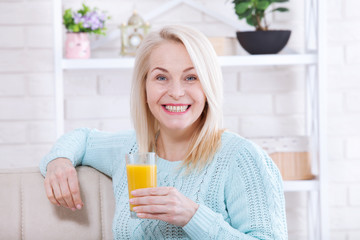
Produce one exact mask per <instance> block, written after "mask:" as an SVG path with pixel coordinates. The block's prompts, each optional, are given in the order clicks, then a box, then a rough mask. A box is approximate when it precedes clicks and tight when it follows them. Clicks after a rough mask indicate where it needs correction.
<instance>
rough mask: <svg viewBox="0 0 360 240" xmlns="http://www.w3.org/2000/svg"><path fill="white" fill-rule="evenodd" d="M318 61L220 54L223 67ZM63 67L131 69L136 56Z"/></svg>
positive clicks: (286, 56) (311, 56)
mask: <svg viewBox="0 0 360 240" xmlns="http://www.w3.org/2000/svg"><path fill="white" fill-rule="evenodd" d="M316 62H317V55H316V54H268V55H241V56H220V57H219V63H220V65H221V66H222V67H238V66H275V65H277V66H278V65H309V64H315V63H316ZM61 63H62V68H63V69H131V68H133V66H134V58H132V57H121V58H120V57H119V58H90V59H62V62H61Z"/></svg>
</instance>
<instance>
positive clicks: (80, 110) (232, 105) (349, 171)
mask: <svg viewBox="0 0 360 240" xmlns="http://www.w3.org/2000/svg"><path fill="white" fill-rule="evenodd" d="M195 1H197V2H200V3H202V4H204V5H206V6H207V7H208V8H210V9H213V10H215V11H217V12H219V14H224V15H225V16H227V17H229V18H232V19H237V17H236V16H235V15H234V14H233V6H232V4H231V1H228V2H224V1H207V0H195ZM64 2H65V5H64V8H68V7H75V8H77V7H79V6H80V4H81V1H80V0H78V1H70V0H64ZM164 2H165V0H149V1H145V0H142V1H141V3H140V1H137V9H138V11H139V12H140V13H146V12H149V11H151V10H153V9H155V8H156V7H157V6H158V5H160V4H163V3H164ZM88 3H89V4H90V5H91V6H97V7H99V8H100V9H104V10H107V11H108V13H109V14H110V15H111V16H112V20H111V21H110V22H109V25H108V26H109V29H117V27H118V25H119V24H120V23H121V22H125V21H126V20H127V18H128V17H129V16H130V15H131V12H132V9H133V1H129V0H121V1H118V0H106V1H89V2H88ZM287 4H288V5H289V7H290V12H289V13H286V14H281V15H275V16H273V17H271V18H270V19H269V21H271V22H272V26H273V27H275V28H289V29H292V30H293V32H292V36H291V38H290V41H289V44H288V49H286V50H289V49H290V48H291V49H292V50H298V51H302V50H303V45H304V38H303V25H302V20H303V19H302V18H303V10H302V9H301V8H302V7H301V6H302V1H291V2H289V3H287ZM327 4H328V29H327V30H328V36H327V39H328V91H327V93H328V106H329V108H328V110H329V111H328V116H329V118H328V123H329V125H328V128H327V129H328V155H329V162H328V165H329V201H328V203H329V213H330V214H329V216H330V227H331V233H330V236H331V238H330V239H331V240H335V239H336V240H357V239H360V219H359V218H360V194H359V193H360V189H359V185H360V177H359V176H360V175H359V169H360V161H359V160H360V152H359V150H358V149H359V145H360V137H359V136H360V125H359V122H360V107H359V103H358V102H359V100H360V99H359V96H360V81H359V79H360V73H359V69H358V68H359V64H360V58H359V57H358V56H359V55H360V44H359V41H360V31H358V28H359V25H360V20H359V18H358V17H359V14H358V9H359V7H360V6H359V4H360V2H359V1H358V0H329V1H327ZM178 22H181V23H186V24H189V25H192V26H194V27H197V28H199V29H200V30H202V31H203V32H204V33H205V34H207V35H208V36H232V37H234V36H235V33H234V29H232V28H231V27H229V26H226V25H224V24H223V23H221V22H219V21H217V20H216V19H214V18H212V17H209V16H206V15H205V14H203V13H200V12H198V11H197V10H194V9H191V8H189V7H187V6H185V5H181V6H179V7H178V8H177V9H176V10H174V11H172V12H169V13H165V14H163V15H162V16H161V17H157V18H155V19H153V21H152V24H153V26H154V27H158V26H161V25H163V24H164V23H178ZM242 24H243V26H244V29H250V28H249V27H248V26H246V24H244V23H242ZM52 29H53V27H52V1H50V0H12V1H10V0H8V1H0V32H1V33H2V34H1V37H0V156H1V157H0V167H1V168H6V167H11V168H13V167H27V166H37V165H38V162H39V161H40V159H41V157H42V156H43V155H44V154H45V153H46V152H48V151H49V150H50V148H51V145H52V143H53V142H54V140H55V130H54V124H55V123H54V118H55V109H54V83H53V81H54V76H53V72H52V71H53V51H52V47H53V35H52V33H53V32H52V31H53V30H52ZM92 39H93V40H95V39H96V38H95V37H92ZM236 47H237V49H238V52H239V53H242V54H243V53H244V50H242V49H241V48H240V47H239V45H237V46H236ZM118 54H119V41H118V40H116V41H112V42H110V43H108V44H106V45H105V46H103V47H101V48H99V49H96V50H95V51H93V54H92V55H93V56H94V57H102V56H104V57H116V56H118ZM223 73H224V81H225V82H224V91H225V101H224V113H225V118H224V120H225V121H224V122H225V127H226V128H228V129H230V130H232V131H235V132H238V133H240V134H242V135H244V136H247V137H258V136H284V135H286V136H289V135H290V136H292V135H302V134H304V116H303V113H304V103H303V100H304V75H305V74H304V73H305V69H304V68H303V67H287V66H285V67H262V68H259V67H243V68H241V69H224V70H223ZM131 74H132V73H131V71H119V70H111V71H105V70H101V71H66V72H65V74H64V78H65V82H64V90H65V107H66V109H65V114H66V121H65V129H66V131H70V130H72V129H74V128H78V127H91V128H99V129H103V130H106V131H117V130H123V129H128V128H131V127H132V124H131V121H130V118H129V111H130V109H129V89H130V82H131ZM286 200H287V217H288V222H289V234H290V237H289V239H299V240H300V239H306V228H307V226H306V207H307V206H306V194H302V193H287V194H286Z"/></svg>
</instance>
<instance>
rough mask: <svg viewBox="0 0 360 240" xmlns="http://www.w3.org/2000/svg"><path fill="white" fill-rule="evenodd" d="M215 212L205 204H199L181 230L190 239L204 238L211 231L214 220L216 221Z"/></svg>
mask: <svg viewBox="0 0 360 240" xmlns="http://www.w3.org/2000/svg"><path fill="white" fill-rule="evenodd" d="M216 219H217V214H216V213H215V212H214V211H212V210H211V209H210V208H208V207H207V206H205V205H199V208H198V210H197V211H196V212H195V214H194V216H193V217H192V218H191V219H190V221H189V222H188V223H187V224H186V225H185V226H184V227H183V230H184V231H185V232H186V233H187V234H188V235H189V237H190V238H191V239H199V240H201V239H205V238H206V236H209V235H211V234H210V233H209V231H211V232H213V231H214V230H216V229H213V226H214V222H216Z"/></svg>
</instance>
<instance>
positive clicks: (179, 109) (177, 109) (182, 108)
mask: <svg viewBox="0 0 360 240" xmlns="http://www.w3.org/2000/svg"><path fill="white" fill-rule="evenodd" d="M188 107H189V106H188V105H186V106H168V105H165V108H166V110H168V111H169V112H185V111H186V110H187V109H188Z"/></svg>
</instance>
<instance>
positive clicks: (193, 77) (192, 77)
mask: <svg viewBox="0 0 360 240" xmlns="http://www.w3.org/2000/svg"><path fill="white" fill-rule="evenodd" d="M196 79H197V78H196V77H195V76H189V77H186V81H195V80H196Z"/></svg>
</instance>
